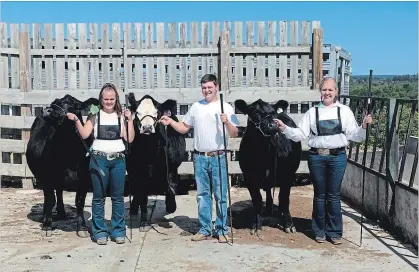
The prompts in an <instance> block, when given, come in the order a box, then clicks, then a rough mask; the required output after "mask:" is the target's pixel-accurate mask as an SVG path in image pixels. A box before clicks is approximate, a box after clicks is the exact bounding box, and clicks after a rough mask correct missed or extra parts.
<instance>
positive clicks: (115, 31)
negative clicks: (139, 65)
mask: <svg viewBox="0 0 419 272" xmlns="http://www.w3.org/2000/svg"><path fill="white" fill-rule="evenodd" d="M112 48H115V49H121V25H120V24H119V23H112ZM121 52H122V51H121ZM120 69H121V55H116V56H112V82H113V84H114V85H115V87H116V88H117V89H118V90H119V89H120V88H121V71H120Z"/></svg>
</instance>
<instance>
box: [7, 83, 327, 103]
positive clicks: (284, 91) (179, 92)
mask: <svg viewBox="0 0 419 272" xmlns="http://www.w3.org/2000/svg"><path fill="white" fill-rule="evenodd" d="M99 91H100V90H99V89H94V90H93V89H91V90H81V89H80V90H78V91H77V92H73V93H71V95H72V96H74V97H75V98H78V99H80V100H86V99H88V98H91V97H98V95H99ZM130 91H132V92H133V93H134V94H136V96H137V95H138V96H143V95H145V94H149V95H151V96H153V97H155V98H156V99H157V100H166V99H169V98H170V99H174V100H176V101H177V102H178V103H179V104H187V103H193V102H196V101H197V100H200V99H202V95H201V93H200V92H199V91H198V92H197V90H196V88H179V89H178V88H162V89H161V88H153V89H132V90H130ZM66 94H68V90H55V89H54V90H42V91H32V92H30V93H26V94H24V95H23V94H21V93H20V91H19V90H18V89H1V90H0V101H2V103H4V104H36V105H43V104H49V103H51V102H52V101H53V100H54V99H56V98H61V97H63V96H64V95H66ZM318 95H319V94H318V91H316V90H310V87H295V88H291V87H285V88H281V87H248V88H237V87H231V88H230V93H229V94H228V97H226V99H225V100H226V101H227V102H234V101H235V100H237V99H243V100H245V101H249V102H253V101H255V100H257V99H259V98H261V99H263V100H265V101H269V102H276V101H278V100H279V99H286V100H287V101H288V102H298V101H316V100H318Z"/></svg>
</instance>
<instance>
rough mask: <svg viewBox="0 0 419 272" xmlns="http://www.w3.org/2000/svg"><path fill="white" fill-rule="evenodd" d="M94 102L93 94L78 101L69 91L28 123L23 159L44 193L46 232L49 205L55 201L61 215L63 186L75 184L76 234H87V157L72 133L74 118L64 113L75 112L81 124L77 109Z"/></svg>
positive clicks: (49, 225) (49, 223) (49, 227)
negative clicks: (84, 212)
mask: <svg viewBox="0 0 419 272" xmlns="http://www.w3.org/2000/svg"><path fill="white" fill-rule="evenodd" d="M98 103H99V101H98V99H94V98H90V99H88V100H86V101H84V102H81V101H79V100H77V99H76V98H74V97H73V96H71V95H65V96H64V97H63V98H61V99H55V100H54V101H53V102H52V103H51V105H50V107H48V108H46V109H44V111H43V113H42V114H41V115H39V116H37V117H36V118H35V121H34V123H33V124H32V127H31V130H30V138H29V142H28V145H27V150H26V159H27V163H28V166H29V169H30V170H31V171H32V173H33V174H34V177H35V178H36V179H37V182H39V184H40V186H41V187H42V190H43V193H44V210H43V222H42V229H43V230H45V231H46V235H47V236H51V235H52V209H53V207H54V206H55V203H57V217H58V218H59V219H65V218H66V213H65V210H64V203H63V190H64V189H65V188H76V189H77V193H76V199H75V205H76V208H77V235H78V236H80V237H83V238H85V237H88V232H87V227H86V222H85V219H84V216H83V210H84V204H85V200H86V195H87V192H88V190H90V189H91V179H90V175H89V157H87V156H86V149H85V147H84V146H83V143H82V141H81V139H80V137H79V136H78V134H77V133H76V130H75V124H74V122H73V121H71V120H69V119H68V118H67V117H66V113H67V112H72V113H74V114H76V115H77V117H78V118H79V119H80V121H81V122H82V124H84V122H83V119H82V116H81V111H82V110H84V109H88V108H89V107H90V106H91V105H92V104H95V105H98ZM85 142H86V144H87V145H88V146H89V147H90V145H91V144H92V142H93V138H92V137H90V138H87V139H86V140H85ZM54 191H55V194H56V196H57V201H56V199H55V195H54Z"/></svg>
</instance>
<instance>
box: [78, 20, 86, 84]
mask: <svg viewBox="0 0 419 272" xmlns="http://www.w3.org/2000/svg"><path fill="white" fill-rule="evenodd" d="M77 27H78V32H79V33H78V36H79V39H78V44H79V49H80V50H83V49H87V25H86V24H85V23H79V24H77ZM78 74H79V87H80V88H81V89H87V88H88V79H89V78H88V63H87V56H79V72H78Z"/></svg>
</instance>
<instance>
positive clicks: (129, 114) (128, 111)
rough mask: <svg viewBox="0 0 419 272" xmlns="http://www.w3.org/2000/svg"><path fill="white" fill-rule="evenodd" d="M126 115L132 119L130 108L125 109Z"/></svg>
mask: <svg viewBox="0 0 419 272" xmlns="http://www.w3.org/2000/svg"><path fill="white" fill-rule="evenodd" d="M124 116H125V117H126V118H127V119H128V120H130V121H131V120H132V115H131V111H130V110H129V109H125V110H124Z"/></svg>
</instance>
